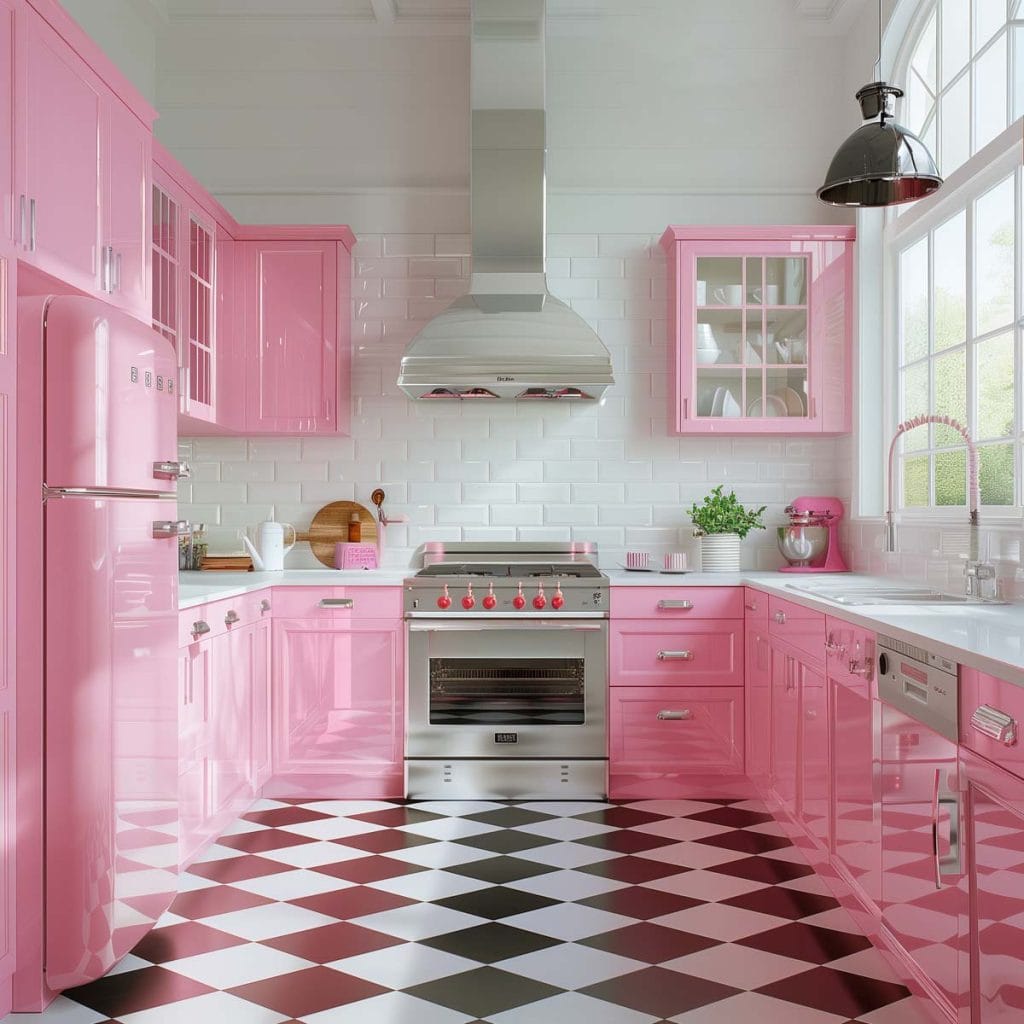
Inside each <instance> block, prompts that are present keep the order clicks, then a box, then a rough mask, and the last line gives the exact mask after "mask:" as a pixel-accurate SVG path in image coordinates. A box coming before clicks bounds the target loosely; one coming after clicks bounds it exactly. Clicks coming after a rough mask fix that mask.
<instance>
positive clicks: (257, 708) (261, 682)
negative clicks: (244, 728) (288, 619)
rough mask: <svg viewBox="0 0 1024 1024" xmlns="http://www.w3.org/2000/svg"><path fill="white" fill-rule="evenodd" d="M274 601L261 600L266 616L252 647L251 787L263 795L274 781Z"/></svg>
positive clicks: (256, 628)
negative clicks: (271, 773) (272, 766)
mask: <svg viewBox="0 0 1024 1024" xmlns="http://www.w3.org/2000/svg"><path fill="white" fill-rule="evenodd" d="M270 603H271V599H270V598H268V597H262V598H261V599H260V614H261V616H263V617H262V618H260V619H259V621H257V622H255V623H253V625H252V626H251V627H250V630H249V639H250V643H251V644H252V684H251V687H250V693H251V705H252V707H251V710H252V739H251V747H250V759H249V765H250V767H249V785H250V788H251V789H252V791H253V792H254V793H259V792H260V790H261V789H262V788H263V786H264V785H266V783H267V780H268V779H269V778H270V770H271V760H270V750H271V747H270V665H271V661H270V644H271V634H272V628H271V619H270V617H269V616H270Z"/></svg>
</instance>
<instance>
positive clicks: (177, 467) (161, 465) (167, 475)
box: [153, 462, 192, 480]
mask: <svg viewBox="0 0 1024 1024" xmlns="http://www.w3.org/2000/svg"><path fill="white" fill-rule="evenodd" d="M191 475H192V469H191V467H190V466H189V464H188V463H187V462H154V463H153V476H154V477H155V478H156V479H157V480H187V479H188V478H189V477H190V476H191Z"/></svg>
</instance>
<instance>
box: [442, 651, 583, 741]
mask: <svg viewBox="0 0 1024 1024" xmlns="http://www.w3.org/2000/svg"><path fill="white" fill-rule="evenodd" d="M583 704H584V693H583V659H582V658H508V659H503V660H501V661H498V660H496V659H494V658H431V659H430V724H431V725H582V724H583Z"/></svg>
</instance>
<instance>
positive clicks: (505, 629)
mask: <svg viewBox="0 0 1024 1024" xmlns="http://www.w3.org/2000/svg"><path fill="white" fill-rule="evenodd" d="M408 653H409V656H408V659H407V661H406V664H407V666H408V672H407V685H408V693H407V701H406V707H407V709H408V723H407V733H408V735H407V741H406V755H407V756H408V757H411V758H413V757H444V758H454V757H501V758H510V757H532V758H537V757H555V758H568V757H606V756H607V739H606V735H605V709H606V704H607V692H608V624H607V622H604V621H594V620H593V619H591V620H562V621H555V622H550V621H547V620H538V619H534V620H531V621H530V622H529V623H525V622H522V621H521V620H520V621H516V620H511V621H509V620H500V619H489V620H477V619H459V620H447V621H441V622H438V621H431V620H422V619H417V620H412V621H410V622H409V652H408Z"/></svg>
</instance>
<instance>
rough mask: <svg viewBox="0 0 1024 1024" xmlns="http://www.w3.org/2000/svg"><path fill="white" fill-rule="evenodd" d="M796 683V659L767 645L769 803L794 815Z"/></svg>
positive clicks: (797, 722)
mask: <svg viewBox="0 0 1024 1024" xmlns="http://www.w3.org/2000/svg"><path fill="white" fill-rule="evenodd" d="M799 736H800V684H799V681H798V679H797V672H796V659H795V658H794V657H793V655H792V654H791V653H790V652H789V651H787V650H786V649H785V648H782V647H779V646H776V645H773V646H772V649H771V765H772V770H771V785H770V787H769V792H770V794H771V797H772V798H773V803H774V804H775V805H776V807H777V808H778V809H779V810H781V811H782V812H783V813H784V814H785V815H787V816H788V817H789V818H795V817H796V802H797V772H798V768H799V761H798V754H799V750H798V743H799Z"/></svg>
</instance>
